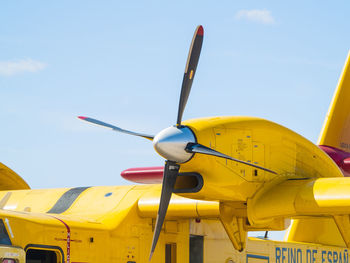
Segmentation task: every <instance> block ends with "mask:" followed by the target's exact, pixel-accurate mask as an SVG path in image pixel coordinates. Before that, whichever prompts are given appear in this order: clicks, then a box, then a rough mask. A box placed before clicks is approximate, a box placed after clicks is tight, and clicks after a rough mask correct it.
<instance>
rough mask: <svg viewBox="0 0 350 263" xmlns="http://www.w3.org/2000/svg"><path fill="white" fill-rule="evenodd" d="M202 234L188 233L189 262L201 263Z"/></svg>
mask: <svg viewBox="0 0 350 263" xmlns="http://www.w3.org/2000/svg"><path fill="white" fill-rule="evenodd" d="M203 245H204V238H203V236H197V235H190V263H203Z"/></svg>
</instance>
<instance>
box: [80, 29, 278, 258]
mask: <svg viewBox="0 0 350 263" xmlns="http://www.w3.org/2000/svg"><path fill="white" fill-rule="evenodd" d="M203 34H204V30H203V27H202V26H198V27H197V28H196V31H195V33H194V36H193V39H192V43H191V46H190V50H189V54H188V58H187V63H186V67H185V73H184V77H183V81H182V88H181V94H180V100H179V108H178V114H177V122H176V125H175V126H171V127H168V128H166V129H164V130H162V131H161V132H159V133H158V134H157V135H156V136H152V135H147V134H143V133H138V132H133V131H128V130H124V129H122V128H119V127H117V126H114V125H111V124H108V123H105V122H102V121H99V120H96V119H93V118H89V117H82V116H79V117H78V118H80V119H81V120H84V121H87V122H90V123H93V124H97V125H100V126H103V127H106V128H109V129H112V130H114V131H118V132H122V133H126V134H129V135H134V136H139V137H143V138H146V139H149V140H152V142H153V147H154V148H155V150H156V151H157V152H158V153H159V154H160V155H161V156H163V157H164V158H165V159H166V161H165V167H164V176H163V182H162V192H161V196H160V203H159V209H158V214H157V219H156V224H155V228H154V233H153V240H152V246H151V252H150V257H149V260H151V258H152V255H153V253H154V250H155V248H156V245H157V242H158V239H159V235H160V232H161V229H162V226H163V223H164V219H165V215H166V212H167V210H168V206H169V202H170V198H171V195H172V193H173V191H174V187H175V182H176V178H177V176H178V174H179V169H180V165H181V163H185V162H187V161H189V160H190V159H191V158H192V157H193V155H194V154H196V153H198V154H206V155H211V156H216V157H219V158H225V159H229V160H232V161H235V162H239V163H242V164H245V165H249V166H252V167H255V168H257V169H261V170H264V171H267V172H270V173H274V174H276V173H275V172H274V171H272V170H269V169H266V168H264V167H261V166H258V165H255V164H252V163H248V162H244V161H241V160H238V159H235V158H232V157H231V156H228V155H226V154H223V153H220V152H218V151H215V150H213V149H211V148H208V147H206V146H204V145H201V144H199V143H197V140H196V136H195V135H194V133H193V132H192V130H191V129H190V128H189V127H187V126H183V125H181V122H182V115H183V112H184V110H185V107H186V103H187V100H188V97H189V94H190V91H191V87H192V82H193V78H194V75H195V73H196V69H197V65H198V60H199V56H200V52H201V49H202V43H203Z"/></svg>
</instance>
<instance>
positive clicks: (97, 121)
mask: <svg viewBox="0 0 350 263" xmlns="http://www.w3.org/2000/svg"><path fill="white" fill-rule="evenodd" d="M78 118H79V119H81V120H83V121H87V122H90V123H93V124H96V125H99V126H102V127H105V128H109V129H112V130H114V131H117V132H122V133H126V134H129V135H135V136H139V137H143V138H146V139H148V140H151V141H152V140H153V137H154V136H152V135H147V134H144V133H138V132H133V131H128V130H124V129H121V128H119V127H117V126H114V125H112V124H108V123H105V122H103V121H99V120H96V119H93V118H89V117H83V116H78Z"/></svg>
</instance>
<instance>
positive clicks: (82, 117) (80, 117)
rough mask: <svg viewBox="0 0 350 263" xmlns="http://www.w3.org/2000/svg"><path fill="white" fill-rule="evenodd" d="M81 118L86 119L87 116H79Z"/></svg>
mask: <svg viewBox="0 0 350 263" xmlns="http://www.w3.org/2000/svg"><path fill="white" fill-rule="evenodd" d="M78 118H79V119H82V120H85V119H86V118H87V117H84V116H78Z"/></svg>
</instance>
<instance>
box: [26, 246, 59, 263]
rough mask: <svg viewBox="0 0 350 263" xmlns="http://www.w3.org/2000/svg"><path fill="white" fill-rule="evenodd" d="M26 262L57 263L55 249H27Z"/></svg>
mask: <svg viewBox="0 0 350 263" xmlns="http://www.w3.org/2000/svg"><path fill="white" fill-rule="evenodd" d="M26 263H58V261H57V254H56V252H55V251H50V250H40V249H28V250H27V254H26Z"/></svg>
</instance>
